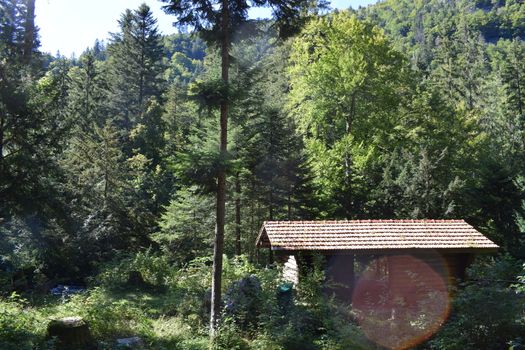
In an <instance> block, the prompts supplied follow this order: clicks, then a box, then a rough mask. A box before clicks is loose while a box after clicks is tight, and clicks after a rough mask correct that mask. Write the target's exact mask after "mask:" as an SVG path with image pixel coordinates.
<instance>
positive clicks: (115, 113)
mask: <svg viewBox="0 0 525 350" xmlns="http://www.w3.org/2000/svg"><path fill="white" fill-rule="evenodd" d="M328 5H329V3H328V2H326V1H325V0H252V1H248V0H213V1H201V0H162V1H161V2H159V3H158V6H159V7H162V8H163V10H164V11H165V12H166V13H167V14H170V15H172V16H173V21H174V22H175V25H177V26H179V27H180V32H179V34H172V35H161V34H160V32H159V30H158V27H157V21H156V18H155V17H154V16H153V14H152V10H151V8H149V7H148V6H147V5H146V4H143V5H141V6H140V7H138V8H133V9H128V10H126V11H125V12H123V13H122V14H121V16H120V18H115V22H117V21H118V25H119V30H118V31H117V32H115V33H111V39H110V40H108V41H107V42H105V41H101V40H97V41H96V42H95V43H93V45H92V47H90V48H87V49H86V50H85V51H84V52H83V53H82V54H81V55H80V56H79V57H70V58H67V57H64V56H62V55H60V54H56V55H52V54H49V53H45V52H41V51H40V49H39V46H40V44H39V31H38V27H37V26H36V25H35V0H0V349H1V350H4V349H5V350H9V349H20V350H26V349H27V350H30V349H40V350H50V349H62V348H63V347H60V342H57V339H56V337H50V336H49V334H48V331H49V328H48V324H49V322H50V321H51V320H54V319H59V318H61V317H70V316H78V317H82V319H83V320H84V321H85V322H86V323H87V324H88V325H89V328H90V332H91V334H92V338H93V340H92V341H91V342H92V344H94V345H92V347H91V349H95V348H96V349H122V348H126V347H125V346H123V345H122V344H120V345H119V344H117V342H116V340H117V339H121V338H130V337H139V338H138V339H139V340H140V341H139V342H138V344H135V345H133V346H134V347H133V348H138V349H155V350H157V349H158V350H162V349H166V350H176V349H181V350H182V349H195V350H198V349H211V348H213V349H239V350H244V349H246V350H248V349H267V350H277V349H283V350H294V349H297V350H310V349H311V350H321V349H323V350H336V349H339V350H353V349H377V350H379V349H384V348H383V347H381V346H380V345H378V344H375V343H374V342H373V341H371V340H369V339H368V338H367V337H366V336H365V334H364V333H363V332H362V329H361V328H360V326H359V324H358V322H356V318H355V313H354V311H353V310H352V308H351V307H350V306H343V305H340V304H338V303H337V301H336V300H333V299H331V298H328V297H327V296H326V295H325V293H323V289H322V281H323V280H324V276H323V273H322V271H320V270H319V269H313V270H312V271H311V273H310V274H309V275H308V276H309V277H308V278H306V279H304V280H302V281H301V282H300V285H299V286H294V288H293V294H292V295H291V296H289V299H286V298H288V297H286V295H288V294H286V293H285V292H286V291H283V288H284V287H283V281H282V277H281V269H282V266H281V264H279V263H277V262H274V259H273V255H272V254H271V252H268V251H267V250H257V249H256V247H255V241H256V238H257V235H258V233H259V229H260V228H261V225H262V223H263V222H264V221H267V220H318V219H320V220H334V219H465V220H466V221H467V222H468V223H469V224H471V225H472V226H474V227H475V228H476V229H477V230H479V231H480V232H482V233H483V234H484V235H486V236H487V237H488V238H489V239H491V240H492V241H494V242H495V243H497V244H498V245H499V246H500V247H501V249H500V250H499V252H498V253H497V254H493V255H486V256H479V257H478V258H477V259H476V260H475V261H474V262H473V264H472V265H471V267H470V268H469V269H468V277H467V278H466V279H465V280H464V281H461V282H460V283H459V284H458V287H457V289H455V290H453V291H451V295H454V299H453V303H452V307H451V310H450V315H449V316H448V318H447V320H446V321H445V322H444V323H443V324H442V325H440V327H439V330H437V332H435V333H434V334H428V336H426V337H425V339H422V340H421V341H420V342H419V343H418V344H411V345H410V346H407V345H402V344H403V342H402V339H403V334H401V333H402V332H401V331H400V334H399V338H400V339H401V340H399V342H398V344H399V345H398V346H397V347H395V348H396V349H405V348H415V349H495V350H497V349H514V350H518V349H524V348H525V3H524V2H523V1H522V0H382V1H379V2H378V3H376V4H373V5H369V6H367V7H361V8H359V9H357V10H352V9H349V10H345V11H338V10H331V9H330V7H329V6H328ZM36 6H38V2H37V4H36ZM207 6H208V7H207ZM251 7H270V8H271V9H272V15H273V17H272V18H269V19H266V20H264V19H259V20H253V19H250V18H249V17H248V15H247V10H248V9H249V8H251ZM246 281H256V282H254V283H253V284H254V285H255V287H253V286H252V287H251V289H250V288H248V289H246V288H245V285H246V283H247V282H246ZM57 286H77V287H78V289H79V290H81V292H80V293H70V294H69V293H60V295H59V296H57V295H54V294H56V293H50V290H53V289H54V288H56V287H57ZM283 295H284V296H283ZM210 313H211V316H210ZM210 317H211V318H210ZM210 319H211V321H210ZM380 326H381V327H383V326H384V325H378V327H380ZM418 326H421V324H420V323H418V315H415V316H414V319H413V320H411V321H410V327H418ZM210 327H211V328H210ZM421 327H423V326H421ZM210 329H211V331H210ZM210 333H211V336H210ZM128 348H130V347H128ZM67 349H70V348H67ZM79 349H80V347H79ZM86 349H88V347H86Z"/></svg>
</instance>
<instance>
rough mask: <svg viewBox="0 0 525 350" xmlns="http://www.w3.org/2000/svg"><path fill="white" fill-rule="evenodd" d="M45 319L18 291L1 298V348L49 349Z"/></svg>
mask: <svg viewBox="0 0 525 350" xmlns="http://www.w3.org/2000/svg"><path fill="white" fill-rule="evenodd" d="M44 325H45V320H44V318H43V317H42V316H41V315H40V314H39V313H38V312H37V311H36V310H34V309H32V308H31V307H29V304H28V303H27V301H26V300H25V299H23V298H21V297H20V296H19V295H17V294H16V293H13V294H12V295H11V296H10V297H8V298H6V299H0V349H20V350H26V349H27V350H33V349H47V348H49V347H50V345H51V344H50V343H46V342H45V341H44V335H45V328H44V327H45V326H44Z"/></svg>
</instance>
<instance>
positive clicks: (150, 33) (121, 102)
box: [108, 4, 164, 130]
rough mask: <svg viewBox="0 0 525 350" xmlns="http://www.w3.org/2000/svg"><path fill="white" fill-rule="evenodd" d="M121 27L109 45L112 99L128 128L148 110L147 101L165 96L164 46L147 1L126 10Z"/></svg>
mask: <svg viewBox="0 0 525 350" xmlns="http://www.w3.org/2000/svg"><path fill="white" fill-rule="evenodd" d="M119 27H120V31H119V32H118V33H115V34H113V35H112V40H111V43H110V45H109V47H108V50H109V55H110V58H109V61H110V62H109V63H110V70H111V83H112V84H111V100H112V101H113V102H112V104H113V110H114V112H115V113H116V114H117V115H119V116H120V118H122V121H121V123H122V125H123V127H125V128H127V129H128V130H129V129H131V128H132V127H133V126H134V125H135V123H136V122H137V118H139V116H140V114H141V113H143V112H144V111H145V109H146V103H147V101H148V100H149V99H150V98H152V97H154V98H156V99H157V100H160V99H161V97H162V93H163V91H164V82H163V78H162V73H163V71H164V69H163V64H162V59H163V47H162V37H161V35H160V33H159V31H158V28H157V20H156V19H155V18H154V17H153V14H152V13H151V10H150V8H149V7H148V6H147V5H146V4H142V5H141V6H140V7H139V8H138V9H137V10H134V11H131V10H126V11H125V12H124V13H123V14H122V16H121V18H120V20H119Z"/></svg>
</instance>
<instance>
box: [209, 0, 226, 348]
mask: <svg viewBox="0 0 525 350" xmlns="http://www.w3.org/2000/svg"><path fill="white" fill-rule="evenodd" d="M229 23H230V13H229V9H228V0H222V19H221V30H222V40H221V76H222V82H223V83H224V86H227V85H228V81H229V74H228V73H229V66H230V52H229V51H230V50H229V49H230V35H229ZM228 107H229V106H228V100H227V99H225V100H223V101H221V107H220V110H221V115H220V127H221V134H220V151H221V153H223V154H224V153H226V152H227V141H228V138H227V136H228ZM225 216H226V171H225V169H223V168H222V167H221V168H220V169H219V174H218V176H217V218H216V227H215V242H214V246H213V276H212V285H211V313H210V332H211V336H212V338H213V337H214V336H215V334H216V330H217V326H218V321H219V316H220V312H221V285H222V253H223V250H224V222H225Z"/></svg>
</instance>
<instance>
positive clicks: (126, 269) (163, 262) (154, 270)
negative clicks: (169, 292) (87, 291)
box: [95, 249, 173, 289]
mask: <svg viewBox="0 0 525 350" xmlns="http://www.w3.org/2000/svg"><path fill="white" fill-rule="evenodd" d="M135 272H138V273H139V274H140V276H141V277H142V278H143V279H144V281H145V282H146V283H148V284H150V285H152V286H156V287H162V286H165V285H167V284H168V283H169V281H170V280H171V279H172V275H173V268H172V266H171V265H170V264H169V263H168V260H167V259H166V258H165V257H163V256H161V255H157V254H154V253H152V252H151V250H149V249H148V250H146V251H144V252H139V253H136V254H135V255H129V256H125V257H118V258H116V259H114V260H113V261H112V262H110V263H107V264H106V265H105V266H104V267H103V268H102V272H101V273H99V275H98V276H97V277H96V279H95V281H96V282H97V283H98V284H99V285H102V286H104V287H106V288H110V289H124V288H126V287H127V283H128V282H129V277H130V274H133V273H135Z"/></svg>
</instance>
